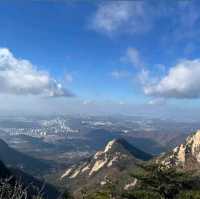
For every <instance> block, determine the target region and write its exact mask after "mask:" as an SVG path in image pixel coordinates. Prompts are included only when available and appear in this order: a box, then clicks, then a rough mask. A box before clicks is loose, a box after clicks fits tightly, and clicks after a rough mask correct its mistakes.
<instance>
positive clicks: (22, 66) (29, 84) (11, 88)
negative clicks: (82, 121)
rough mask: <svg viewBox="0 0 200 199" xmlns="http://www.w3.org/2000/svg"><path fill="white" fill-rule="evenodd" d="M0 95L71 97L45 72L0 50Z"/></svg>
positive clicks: (5, 50)
mask: <svg viewBox="0 0 200 199" xmlns="http://www.w3.org/2000/svg"><path fill="white" fill-rule="evenodd" d="M0 93H4V94H15V95H27V94H31V95H43V96H52V97H55V96H72V94H71V93H70V92H69V91H67V90H66V89H65V88H63V86H62V85H61V84H60V83H58V82H57V81H56V80H55V79H54V78H52V77H51V76H50V75H49V74H48V73H47V72H45V71H41V70H38V69H37V67H36V66H34V65H33V64H32V63H31V62H30V61H28V60H24V59H18V58H16V57H15V56H14V55H13V54H12V53H11V52H10V50H8V49H7V48H0Z"/></svg>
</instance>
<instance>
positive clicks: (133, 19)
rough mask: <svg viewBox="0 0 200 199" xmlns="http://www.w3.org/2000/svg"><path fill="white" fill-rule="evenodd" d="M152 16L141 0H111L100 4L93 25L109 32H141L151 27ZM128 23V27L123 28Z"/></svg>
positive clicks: (101, 30) (97, 28)
mask: <svg viewBox="0 0 200 199" xmlns="http://www.w3.org/2000/svg"><path fill="white" fill-rule="evenodd" d="M150 18H151V17H150V16H149V15H148V9H147V7H146V6H145V4H144V3H143V2H141V1H109V2H106V3H103V4H100V5H99V7H98V9H97V11H96V13H95V15H94V17H93V18H92V22H91V26H92V28H93V29H95V30H97V31H100V32H104V33H107V34H112V33H114V32H117V31H125V32H129V33H130V32H131V33H141V32H145V31H146V30H148V29H149V28H150V25H151V23H150ZM126 25H128V28H127V27H126V28H123V27H124V26H126Z"/></svg>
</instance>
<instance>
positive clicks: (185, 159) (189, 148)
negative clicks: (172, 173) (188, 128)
mask: <svg viewBox="0 0 200 199" xmlns="http://www.w3.org/2000/svg"><path fill="white" fill-rule="evenodd" d="M161 159H163V160H162V163H163V164H164V165H166V166H169V167H170V166H179V167H182V168H186V169H196V168H199V167H200V130H197V131H196V132H195V133H193V134H191V135H190V136H188V137H187V138H186V140H185V143H183V144H180V145H179V146H177V147H176V148H174V149H173V151H171V152H170V153H169V154H166V155H164V156H163V157H161Z"/></svg>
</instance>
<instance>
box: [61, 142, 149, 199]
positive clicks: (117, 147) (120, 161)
mask: <svg viewBox="0 0 200 199" xmlns="http://www.w3.org/2000/svg"><path fill="white" fill-rule="evenodd" d="M151 158H152V156H151V155H149V154H147V153H145V152H143V151H141V150H139V149H137V148H135V147H134V146H132V145H130V144H129V143H128V142H127V141H126V140H124V139H113V140H111V141H109V142H108V143H107V145H106V146H105V148H104V149H103V150H101V151H98V152H96V153H95V154H94V155H93V156H92V157H90V158H89V159H87V160H85V161H82V162H81V163H79V164H77V165H73V166H71V167H70V168H68V169H67V170H66V171H65V172H64V173H63V174H62V176H61V177H60V180H61V181H62V182H66V183H68V184H69V185H70V187H72V189H74V190H76V192H78V191H80V190H81V189H82V188H83V187H90V189H91V190H92V189H94V187H99V186H103V185H105V184H106V183H107V182H108V181H113V182H114V181H118V180H119V179H120V184H119V186H125V182H124V181H123V179H124V180H125V181H126V182H128V181H129V180H131V179H130V178H129V177H128V176H129V175H127V174H128V173H129V171H130V169H132V168H134V167H135V166H137V164H139V163H141V162H143V161H146V160H149V159H151ZM125 176H126V177H125ZM132 180H133V179H132ZM91 187H93V188H91ZM77 198H78V197H77Z"/></svg>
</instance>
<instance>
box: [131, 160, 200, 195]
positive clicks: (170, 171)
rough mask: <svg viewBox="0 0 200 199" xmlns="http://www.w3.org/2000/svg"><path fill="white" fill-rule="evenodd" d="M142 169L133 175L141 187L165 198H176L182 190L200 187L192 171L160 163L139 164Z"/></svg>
mask: <svg viewBox="0 0 200 199" xmlns="http://www.w3.org/2000/svg"><path fill="white" fill-rule="evenodd" d="M139 166H140V168H141V171H142V172H141V171H140V172H138V173H134V174H133V177H135V178H137V179H138V180H139V182H140V189H142V190H145V191H150V192H155V193H158V194H159V195H160V197H161V198H163V199H174V198H175V197H176V196H177V195H178V194H179V193H180V192H181V191H182V190H191V189H194V188H195V187H196V188H197V187H199V185H200V183H199V179H198V178H196V177H194V176H193V175H192V174H191V173H186V172H181V171H177V170H176V169H175V168H167V167H164V166H160V165H158V164H148V165H139Z"/></svg>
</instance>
